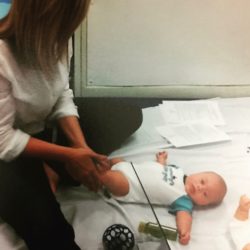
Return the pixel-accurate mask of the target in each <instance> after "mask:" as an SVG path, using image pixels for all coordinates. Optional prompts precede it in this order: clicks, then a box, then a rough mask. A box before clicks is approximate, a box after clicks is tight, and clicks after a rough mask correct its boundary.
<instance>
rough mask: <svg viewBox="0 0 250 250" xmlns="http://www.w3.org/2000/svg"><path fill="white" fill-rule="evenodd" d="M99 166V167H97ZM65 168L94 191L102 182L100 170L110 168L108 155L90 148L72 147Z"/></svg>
mask: <svg viewBox="0 0 250 250" xmlns="http://www.w3.org/2000/svg"><path fill="white" fill-rule="evenodd" d="M97 166H98V168H97ZM65 168H66V170H67V171H68V173H69V174H70V175H71V176H72V178H73V179H75V180H76V181H79V182H81V183H82V184H84V185H86V186H87V187H88V188H89V189H90V190H92V191H98V189H99V188H100V187H101V185H102V183H101V180H100V177H99V175H100V171H105V170H106V169H109V168H110V165H109V160H108V158H107V156H105V155H101V154H97V153H95V152H94V151H93V150H91V149H90V148H87V147H86V148H71V149H70V152H69V154H68V155H67V160H66V163H65Z"/></svg>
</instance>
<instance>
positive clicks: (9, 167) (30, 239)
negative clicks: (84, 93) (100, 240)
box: [0, 99, 142, 250]
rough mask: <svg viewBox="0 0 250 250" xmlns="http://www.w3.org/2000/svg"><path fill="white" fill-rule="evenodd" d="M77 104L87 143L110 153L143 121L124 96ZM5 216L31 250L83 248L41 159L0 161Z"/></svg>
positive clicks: (0, 205)
mask: <svg viewBox="0 0 250 250" xmlns="http://www.w3.org/2000/svg"><path fill="white" fill-rule="evenodd" d="M76 104H77V106H78V107H79V114H80V117H81V119H80V122H81V125H82V127H83V131H84V133H85V136H86V139H87V142H88V144H89V146H91V147H92V148H93V149H94V150H95V151H96V152H99V153H105V154H109V153H110V152H111V151H112V150H114V149H116V148H118V147H119V146H120V145H121V143H122V142H123V141H124V140H125V139H126V138H127V137H128V136H129V135H131V134H132V133H133V132H134V131H135V130H136V129H137V128H138V127H139V126H140V124H141V121H142V114H141V110H140V109H139V108H137V107H133V106H128V105H125V104H123V103H122V102H121V101H119V100H116V101H111V100H105V101H101V100H99V99H94V100H93V99H91V100H86V99H76ZM59 135H60V138H59V141H60V143H62V144H65V143H66V141H65V140H64V139H63V135H61V134H60V133H59ZM59 174H60V173H59ZM0 217H1V218H2V219H3V220H4V221H5V222H7V223H9V224H10V225H11V226H12V227H13V228H14V229H15V230H16V232H17V233H18V234H19V235H20V237H22V238H23V239H24V240H25V242H26V244H27V246H28V248H29V249H30V250H45V249H46V250H77V249H78V250H79V249H80V248H79V247H78V246H77V245H76V243H75V241H74V231H73V228H72V226H71V225H70V224H69V223H68V222H67V221H66V220H65V218H64V215H63V214H62V212H61V209H60V205H59V204H58V202H57V201H56V199H55V196H54V195H53V193H52V192H51V190H50V187H49V184H48V180H47V177H46V175H45V173H44V169H43V164H42V161H41V160H39V159H31V158H24V157H19V158H18V159H16V160H14V161H12V162H9V163H5V162H0ZM86 226H87V225H86Z"/></svg>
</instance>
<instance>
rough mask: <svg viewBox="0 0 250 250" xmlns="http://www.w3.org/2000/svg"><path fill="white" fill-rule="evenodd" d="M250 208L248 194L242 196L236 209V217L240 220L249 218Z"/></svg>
mask: <svg viewBox="0 0 250 250" xmlns="http://www.w3.org/2000/svg"><path fill="white" fill-rule="evenodd" d="M249 209H250V199H249V198H248V197H247V196H246V195H242V196H241V197H240V202H239V205H238V207H237V209H236V211H235V214H234V217H235V218H236V219H238V220H247V219H248V214H249Z"/></svg>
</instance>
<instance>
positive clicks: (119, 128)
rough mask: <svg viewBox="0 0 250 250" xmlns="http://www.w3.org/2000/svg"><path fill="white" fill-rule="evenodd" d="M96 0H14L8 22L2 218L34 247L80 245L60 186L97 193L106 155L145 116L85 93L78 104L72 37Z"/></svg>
mask: <svg viewBox="0 0 250 250" xmlns="http://www.w3.org/2000/svg"><path fill="white" fill-rule="evenodd" d="M89 3H90V1H89V0H71V1H62V0H42V1H41V0H25V1H22V0H13V1H12V6H11V8H10V11H9V13H8V15H7V16H6V17H5V18H3V19H2V20H0V217H1V218H3V219H4V220H5V221H6V222H7V223H9V224H10V225H11V226H12V227H13V228H14V229H15V230H16V232H17V233H18V234H19V235H20V236H21V237H22V238H23V239H24V241H25V242H26V244H27V246H28V248H29V249H30V250H38V249H41V250H45V249H46V250H50V249H51V250H52V249H53V250H56V249H58V250H64V249H65V250H75V249H80V248H79V246H77V244H76V243H75V241H74V232H73V229H72V227H71V225H69V224H68V222H67V221H66V220H65V218H64V216H63V214H62V212H61V210H60V205H59V204H58V203H57V201H56V199H55V196H54V194H53V191H55V186H56V184H57V182H58V180H59V179H60V180H61V181H62V182H64V183H68V184H72V183H73V184H75V183H83V184H84V185H86V186H87V187H89V189H91V190H94V191H97V190H98V188H99V187H100V186H101V184H102V183H101V181H100V178H99V172H100V171H105V169H106V167H107V166H108V164H107V157H106V156H105V155H106V154H108V153H110V152H111V151H112V150H114V149H115V148H117V147H119V145H120V144H121V143H122V142H123V141H124V140H125V139H126V138H127V137H128V136H129V135H130V134H132V133H133V132H134V131H135V130H136V129H137V128H138V127H139V126H140V123H141V119H142V116H141V111H140V110H139V109H138V108H135V107H131V106H126V105H124V104H122V103H121V102H118V101H117V102H115V103H113V102H112V101H110V100H106V101H100V100H98V99H97V100H91V101H88V100H81V99H79V100H76V104H78V110H77V108H76V106H75V104H74V103H73V100H72V99H73V95H72V91H71V89H70V88H69V84H68V73H69V62H70V56H71V53H72V52H71V51H72V49H71V46H70V37H71V36H72V34H73V33H74V31H75V29H76V28H77V27H78V26H79V24H80V23H81V21H82V20H83V19H84V17H85V16H86V14H87V11H88V6H89ZM111 107H112V108H111ZM79 117H80V118H79ZM126 124H128V125H126ZM55 125H56V126H57V127H58V130H57V131H58V132H57V136H55V133H54V132H53V131H55V130H54V129H52V128H53V127H55ZM82 131H84V133H83V132H82ZM97 152H98V153H97ZM100 153H102V154H105V155H102V154H100ZM96 165H98V167H96Z"/></svg>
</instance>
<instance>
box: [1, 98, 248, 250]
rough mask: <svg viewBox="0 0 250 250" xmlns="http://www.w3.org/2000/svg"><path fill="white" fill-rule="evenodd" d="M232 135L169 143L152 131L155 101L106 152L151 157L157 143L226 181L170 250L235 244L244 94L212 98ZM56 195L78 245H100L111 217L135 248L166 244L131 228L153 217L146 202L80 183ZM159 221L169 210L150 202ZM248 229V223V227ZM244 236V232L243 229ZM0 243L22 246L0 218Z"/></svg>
mask: <svg viewBox="0 0 250 250" xmlns="http://www.w3.org/2000/svg"><path fill="white" fill-rule="evenodd" d="M217 101H218V103H219V106H220V108H221V111H222V114H223V116H224V118H225V120H226V123H227V125H226V126H225V127H223V129H224V130H225V131H227V132H229V133H230V136H231V137H232V141H230V142H223V143H217V144H210V145H203V146H196V147H189V148H182V149H174V148H168V143H167V142H166V141H165V140H164V139H163V138H161V137H160V136H159V135H158V134H157V133H156V132H155V131H154V129H153V128H154V126H155V125H162V124H161V123H162V122H163V120H162V119H161V117H160V113H159V111H158V108H157V107H151V108H146V109H144V110H143V115H144V119H143V125H142V127H141V128H140V129H139V130H138V131H137V132H136V133H135V134H134V135H133V136H132V137H131V138H130V139H129V140H128V141H127V143H126V144H124V145H123V147H122V148H121V149H119V150H117V151H116V152H114V153H113V154H112V156H123V157H124V158H125V159H126V160H129V161H137V162H140V161H144V160H152V159H154V157H155V153H156V152H158V151H159V150H161V149H166V150H167V151H168V152H169V163H173V164H177V165H180V166H181V167H183V168H184V170H185V171H186V173H187V174H190V173H193V172H197V171H203V170H214V171H216V172H218V173H220V174H222V175H223V176H224V178H225V180H226V182H227V184H228V193H227V195H226V197H225V199H224V201H223V203H222V204H221V205H219V206H217V207H214V208H209V209H196V210H195V211H194V212H193V226H192V236H191V237H192V238H191V241H190V243H189V245H187V246H182V245H180V244H179V243H178V242H171V241H169V244H170V246H171V249H172V250H184V249H185V250H200V249H202V250H222V249H223V250H236V249H238V248H237V246H236V244H235V242H234V238H233V237H232V233H233V232H232V230H231V228H230V223H231V221H232V219H233V214H234V211H235V209H236V207H237V204H238V201H239V197H240V196H241V195H242V194H247V195H249V196H250V148H249V147H250V98H230V99H220V98H218V99H217ZM57 198H58V200H59V201H60V203H61V206H62V210H63V212H64V214H65V216H66V218H67V219H68V220H69V221H70V223H72V225H73V227H74V229H75V233H76V241H77V243H78V244H79V246H80V247H81V249H83V250H85V249H86V250H98V249H103V247H102V234H103V232H104V231H105V229H106V228H107V227H108V226H110V225H112V224H115V223H121V224H124V225H127V226H128V227H129V228H130V229H131V230H132V231H133V232H134V234H135V237H136V240H137V243H138V246H139V249H147V250H148V249H150V250H154V249H155V250H158V249H166V248H165V247H164V245H163V244H162V242H148V241H147V239H146V238H145V237H144V236H143V235H140V234H139V233H138V232H137V227H138V224H139V222H140V221H155V219H154V216H153V214H152V212H151V210H150V208H149V206H143V205H135V204H122V203H118V202H117V201H115V200H113V199H109V200H108V199H104V198H103V197H102V196H101V195H99V194H93V193H90V192H88V191H87V190H86V189H85V188H84V187H83V186H81V187H78V188H70V189H60V190H59V191H58V193H57ZM155 211H156V214H157V216H158V218H159V220H160V222H161V223H162V224H164V225H169V226H175V219H174V216H172V215H170V214H168V213H167V211H166V209H165V208H164V207H155ZM249 232H250V228H249ZM249 242H250V235H249ZM0 249H4V250H26V249H27V248H26V247H25V245H24V243H23V241H22V240H20V239H19V238H18V236H16V234H15V233H14V231H13V230H12V229H11V228H10V227H9V226H8V225H7V224H6V223H4V222H2V223H1V224H0Z"/></svg>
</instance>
